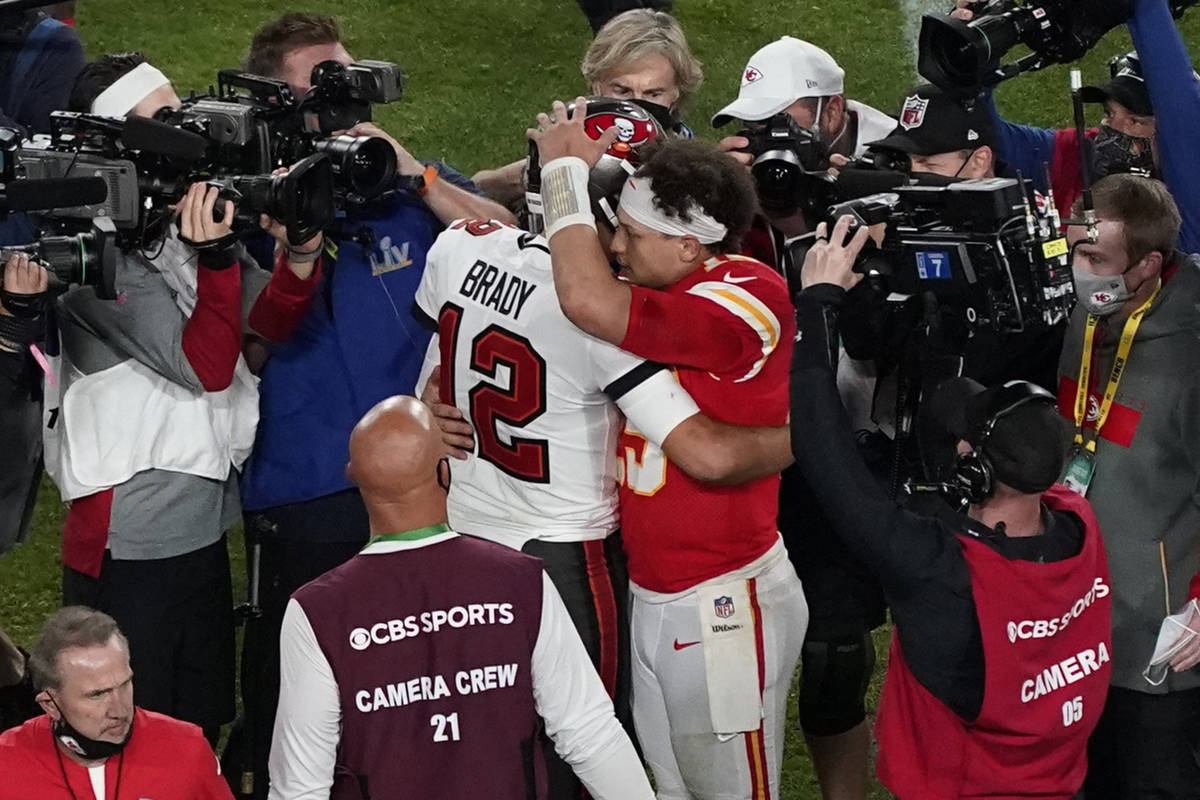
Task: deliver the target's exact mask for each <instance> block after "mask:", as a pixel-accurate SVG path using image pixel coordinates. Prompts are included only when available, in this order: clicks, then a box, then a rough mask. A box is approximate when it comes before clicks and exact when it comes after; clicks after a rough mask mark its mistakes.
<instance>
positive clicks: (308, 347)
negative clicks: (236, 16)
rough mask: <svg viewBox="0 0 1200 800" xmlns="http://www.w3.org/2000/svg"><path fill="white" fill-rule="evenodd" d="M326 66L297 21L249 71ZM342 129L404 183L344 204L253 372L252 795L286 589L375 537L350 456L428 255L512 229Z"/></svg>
mask: <svg viewBox="0 0 1200 800" xmlns="http://www.w3.org/2000/svg"><path fill="white" fill-rule="evenodd" d="M328 60H332V61H336V62H337V63H339V64H342V65H346V64H350V63H351V62H352V60H353V59H352V58H351V56H350V54H349V53H348V52H347V51H346V49H345V47H344V46H343V45H342V42H341V32H340V30H339V28H338V25H337V22H336V21H335V20H334V19H332V18H331V17H327V16H322V15H317V14H305V13H293V14H286V15H284V16H282V17H279V18H278V19H276V20H273V21H271V22H269V23H267V24H266V25H265V26H263V27H262V28H261V29H259V30H258V31H257V32H256V33H255V35H254V38H253V41H252V42H251V45H250V49H249V52H248V54H247V59H246V67H247V70H248V71H250V72H254V73H256V74H261V75H265V76H268V77H271V78H276V79H280V80H285V81H287V83H288V84H289V85H290V87H291V89H292V91H293V93H294V94H295V95H296V96H297V97H301V98H302V97H304V96H305V95H306V94H308V92H309V90H310V88H311V76H312V74H313V68H314V67H315V66H317V65H319V64H321V63H322V62H325V61H328ZM350 133H351V134H353V135H364V134H369V135H374V136H382V137H384V138H386V139H387V140H388V141H390V142H391V144H392V146H393V148H394V149H395V151H396V155H397V158H398V163H399V171H400V172H401V173H402V175H403V176H404V177H402V178H401V180H402V181H404V182H405V183H404V184H401V185H400V186H398V187H397V189H399V191H396V192H394V193H393V194H392V195H391V196H387V197H384V198H382V199H380V200H377V201H373V202H370V203H368V204H362V205H351V206H349V207H348V208H347V209H346V215H345V218H344V220H342V224H341V227H340V230H339V231H338V232H337V233H336V234H331V242H330V245H331V255H330V256H329V257H327V259H326V261H325V262H324V270H325V275H324V277H323V278H322V280H321V281H320V285H319V287H318V289H317V298H318V300H317V302H315V303H314V304H313V306H312V309H311V311H310V312H309V313H308V314H307V315H306V316H305V317H304V318H303V321H302V323H301V326H300V329H299V330H298V331H297V333H296V335H295V336H293V337H292V338H291V339H289V340H288V341H287V342H285V343H282V344H280V345H277V346H275V347H274V348H273V349H272V350H271V351H270V355H269V357H268V358H267V360H266V362H265V363H264V364H263V366H262V370H261V377H262V385H261V403H260V415H261V416H260V420H259V426H258V434H257V438H256V440H255V443H254V449H253V452H252V454H251V457H250V460H249V461H248V463H247V465H246V468H245V471H244V473H243V478H242V502H243V505H244V507H245V509H246V531H247V544H248V546H249V545H251V544H257V545H258V546H259V552H260V554H261V561H260V569H259V573H258V582H259V584H260V585H261V587H262V588H263V593H262V596H261V598H260V602H261V610H262V616H261V618H259V619H258V620H257V621H256V623H255V624H254V625H252V626H250V628H249V630H248V631H247V636H246V643H247V644H246V647H245V649H244V652H243V666H242V696H243V701H244V706H245V708H246V709H247V713H246V732H245V733H244V734H243V735H246V736H249V737H250V738H251V741H250V743H249V746H250V747H251V749H252V755H251V756H250V759H249V760H250V761H251V762H252V763H249V764H243V765H242V766H243V768H245V769H251V768H253V770H254V773H255V796H256V797H259V798H262V797H265V796H266V789H267V757H268V754H269V749H270V737H271V728H272V724H273V720H274V715H275V705H276V701H277V698H278V694H279V649H278V648H279V629H280V625H281V624H282V621H283V612H284V609H285V607H286V605H287V601H288V597H289V596H290V595H291V593H292V592H294V591H295V590H296V589H298V588H299V587H300V586H302V585H303V584H304V583H306V582H308V581H310V580H312V579H313V578H316V577H317V576H318V575H321V574H322V573H324V572H327V571H328V570H330V569H332V568H333V567H336V566H338V565H339V564H341V563H343V562H345V561H346V560H347V559H349V558H350V557H351V556H353V555H355V554H356V553H357V552H358V550H359V549H361V548H362V546H363V544H364V543H365V542H366V540H367V538H368V536H369V529H368V525H367V515H366V509H365V508H364V506H363V503H362V498H361V497H360V496H359V493H358V490H357V489H356V488H355V487H354V485H353V484H352V483H351V482H350V481H349V479H348V478H347V477H346V474H345V464H346V457H347V451H346V447H347V442H348V441H349V436H350V431H351V430H352V429H353V428H354V425H355V423H357V421H358V419H359V418H360V417H361V416H362V414H363V413H365V411H366V410H367V409H368V408H370V407H371V406H372V405H374V404H375V403H377V402H378V401H380V400H382V399H383V398H385V397H390V396H392V395H396V394H411V393H412V392H413V390H414V387H415V384H416V379H417V376H418V374H419V372H420V369H421V365H422V363H423V361H424V354H425V348H426V345H427V344H428V342H429V332H428V331H427V330H426V329H425V328H424V327H423V326H422V325H421V324H420V323H418V322H417V321H416V320H415V319H414V318H413V316H412V314H411V308H412V306H413V301H414V297H415V293H416V290H417V286H418V285H419V284H420V282H421V275H422V273H423V271H424V268H425V254H426V252H427V251H428V249H429V248H430V247H431V246H432V244H433V240H434V238H435V237H436V236H437V234H438V233H439V232H440V231H441V229H442V228H443V227H444V226H445V225H446V224H447V223H449V222H451V221H453V220H455V219H460V218H464V217H467V218H481V219H489V218H491V219H498V220H500V221H502V222H514V221H515V218H514V217H513V216H512V215H511V214H509V213H508V212H507V211H505V210H504V209H503V208H501V207H500V206H498V205H497V204H496V203H494V202H492V201H490V200H488V199H487V198H484V197H481V196H479V195H477V194H474V193H473V192H474V186H473V184H471V182H470V181H468V180H467V179H466V178H465V177H463V176H462V175H460V174H459V173H457V172H455V171H454V170H453V169H451V168H450V167H448V166H446V165H444V164H439V163H430V162H421V161H418V160H416V159H415V158H414V157H413V156H412V155H410V154H409V153H408V151H407V150H406V149H405V148H404V147H403V146H402V145H401V144H400V143H399V142H397V141H396V140H395V139H394V138H392V137H391V136H389V135H388V134H387V133H385V132H383V131H382V130H380V129H379V128H378V127H377V126H375V125H373V124H371V123H360V124H358V125H356V126H354V127H353V128H352V129H351V131H350ZM406 186H407V187H410V188H405V187H406ZM235 771H237V770H236V768H231V769H229V772H231V773H232V772H235Z"/></svg>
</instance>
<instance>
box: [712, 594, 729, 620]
mask: <svg viewBox="0 0 1200 800" xmlns="http://www.w3.org/2000/svg"><path fill="white" fill-rule="evenodd" d="M713 611H715V612H716V614H717V616H718V617H732V616H733V598H732V597H729V596H725V597H718V598H717V599H716V600H713Z"/></svg>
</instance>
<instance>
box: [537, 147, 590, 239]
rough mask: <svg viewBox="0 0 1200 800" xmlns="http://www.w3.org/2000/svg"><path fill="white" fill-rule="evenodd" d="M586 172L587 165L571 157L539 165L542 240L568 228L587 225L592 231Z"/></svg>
mask: <svg viewBox="0 0 1200 800" xmlns="http://www.w3.org/2000/svg"><path fill="white" fill-rule="evenodd" d="M589 172H590V170H589V169H588V165H587V163H586V162H585V161H584V160H583V159H582V158H576V157H575V156H563V157H561V158H556V159H554V160H553V161H550V162H549V163H546V164H543V165H542V211H543V214H544V215H545V220H546V239H549V238H550V237H551V236H553V235H554V234H556V233H558V232H559V231H560V230H562V229H563V228H565V227H567V226H568V225H590V226H591V228H592V230H595V229H596V218H595V217H594V216H593V215H592V201H591V198H590V197H589V196H588V173H589Z"/></svg>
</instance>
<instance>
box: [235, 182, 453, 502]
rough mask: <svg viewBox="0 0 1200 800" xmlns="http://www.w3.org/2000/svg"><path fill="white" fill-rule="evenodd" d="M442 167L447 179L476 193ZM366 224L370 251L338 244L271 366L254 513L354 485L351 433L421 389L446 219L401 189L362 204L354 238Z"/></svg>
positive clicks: (245, 487)
mask: <svg viewBox="0 0 1200 800" xmlns="http://www.w3.org/2000/svg"><path fill="white" fill-rule="evenodd" d="M438 166H439V171H440V172H441V175H442V178H441V179H443V180H450V181H452V182H453V183H455V184H456V185H461V186H465V187H466V188H469V189H471V190H472V191H474V185H473V184H471V183H470V181H469V180H467V179H466V178H464V177H462V176H461V175H459V174H458V173H457V172H454V171H453V170H451V169H449V168H448V167H445V166H444V165H438ZM364 227H365V228H369V229H370V231H371V232H372V233H373V235H374V244H373V245H372V246H371V248H370V250H369V251H368V249H367V247H365V246H364V245H363V244H360V243H358V242H355V241H352V240H350V239H349V238H343V239H342V240H341V241H338V242H337V243H336V244H337V252H336V256H335V257H334V258H332V259H330V258H328V257H327V258H325V259H324V261H323V267H322V269H323V275H322V278H321V286H320V288H319V289H318V291H317V294H316V297H315V298H314V300H313V306H312V308H311V309H310V310H309V312H308V314H307V315H305V317H304V320H303V322H302V323H301V324H300V327H299V328H298V329H297V330H296V332H295V333H294V334H292V336H291V337H290V338H289V339H288V340H287V341H286V342H283V343H281V344H277V345H274V346H273V347H272V350H271V355H270V358H268V359H267V362H266V365H265V366H264V367H263V371H262V375H261V378H262V383H261V384H260V386H259V390H260V393H261V398H260V400H259V410H260V419H259V423H258V436H257V439H256V440H255V444H254V451H253V453H252V454H251V456H250V460H249V461H247V462H246V466H245V468H244V470H243V472H242V505H243V507H244V508H245V509H246V510H248V511H258V510H261V509H265V508H271V507H274V506H279V505H285V504H290V503H298V502H302V501H305V500H313V499H316V498H318V497H324V496H326V495H330V494H333V493H335V492H339V491H342V490H344V489H348V488H350V487H351V483H350V481H349V480H347V478H346V475H345V469H346V461H347V458H348V456H349V442H350V431H351V430H352V429H353V428H354V426H355V424H356V423H357V422H358V420H359V419H360V418H361V417H362V415H363V414H365V413H366V412H367V411H368V410H369V409H370V408H371V407H372V406H373V405H375V404H376V403H378V402H379V401H380V400H382V399H383V398H385V397H389V396H391V395H395V394H412V392H413V388H414V386H415V384H416V380H417V376H418V373H419V372H420V370H421V364H422V362H423V361H424V358H425V349H426V346H427V345H428V344H429V338H430V333H429V331H428V330H426V329H425V328H424V327H422V325H421V324H420V323H418V322H417V321H416V319H415V318H414V317H413V316H412V305H413V298H414V296H415V294H416V291H417V286H418V285H419V284H420V282H421V274H422V273H423V272H424V270H425V254H426V252H427V251H428V250H429V248H430V246H432V244H433V240H434V239H435V238H436V237H437V235H438V233H439V232H440V231H441V229H442V227H443V226H442V224H441V223H440V222H439V221H438V219H437V217H435V216H434V215H433V213H432V212H430V211H429V210H428V209H427V208H426V207H425V204H424V203H423V202H421V200H420V199H419V198H416V197H413V196H411V195H409V194H407V193H401V194H399V195H397V196H396V197H394V198H391V199H389V200H387V201H385V202H382V203H378V204H376V205H374V206H372V207H369V208H367V209H364V210H361V211H356V212H355V214H354V216H353V218H351V219H349V220H347V222H346V225H345V236H346V237H350V236H352V235H354V234H355V233H357V232H358V231H360V229H362V228H364ZM385 239H386V240H387V241H385ZM385 248H386V250H385Z"/></svg>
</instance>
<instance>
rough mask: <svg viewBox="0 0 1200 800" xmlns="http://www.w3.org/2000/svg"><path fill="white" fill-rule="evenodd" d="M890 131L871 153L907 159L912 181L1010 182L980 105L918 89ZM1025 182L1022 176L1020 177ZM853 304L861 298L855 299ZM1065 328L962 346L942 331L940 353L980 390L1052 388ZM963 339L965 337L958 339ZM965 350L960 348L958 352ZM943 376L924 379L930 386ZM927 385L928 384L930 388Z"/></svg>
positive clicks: (978, 338)
mask: <svg viewBox="0 0 1200 800" xmlns="http://www.w3.org/2000/svg"><path fill="white" fill-rule="evenodd" d="M897 118H898V119H899V121H900V124H899V126H898V127H897V128H896V130H895V131H894V132H893V133H892V134H891V135H890V136H888V137H887V138H885V139H881V140H879V141H876V142H871V143H870V145H871V147H875V148H879V149H883V150H891V151H894V152H898V153H903V154H905V155H907V157H908V158H909V160H910V161H911V163H912V173H913V175H914V176H920V175H921V174H926V175H933V176H941V177H942V178H946V179H954V180H958V179H967V178H992V177H997V176H1000V177H1015V175H1013V174H1011V171H1010V170H1009V168H1008V167H1007V165H1005V164H1004V163H1002V162H1000V161H999V160H998V159H997V157H996V151H995V145H996V132H995V128H994V127H993V124H992V119H991V116H990V114H989V113H988V111H987V109H986V108H985V107H984V105H983V104H982V103H979V102H975V103H971V102H969V101H968V102H964V101H963V100H962V99H960V98H958V97H956V96H954V95H952V94H949V93H947V92H945V91H943V90H941V89H939V88H937V87H936V86H931V85H928V84H925V85H922V86H918V87H916V88H915V89H913V91H912V92H911V93H910V94H909V95H908V96H907V97H905V99H904V103H903V104H902V105H901V108H900V113H899V114H898V115H897ZM1024 177H1027V176H1024ZM854 297H855V300H858V299H859V298H862V297H863V295H862V294H860V293H856V294H855V295H854ZM1064 329H1065V325H1061V324H1060V325H1055V326H1052V327H1049V328H1046V329H1044V330H1039V331H1035V332H1022V333H1010V334H1003V335H1002V334H997V333H993V332H992V331H990V330H977V331H975V332H974V333H973V334H972V335H971V336H970V338H966V339H965V342H958V341H955V339H956V338H957V336H958V334H957V333H956V332H952V331H950V330H948V331H947V336H946V339H947V340H946V341H945V342H943V343H941V345H940V347H941V349H943V350H944V351H945V352H946V353H947V357H948V358H947V360H949V361H951V362H954V361H958V362H960V363H961V369H960V371H959V373H958V374H963V375H966V376H967V377H970V378H973V379H975V380H977V381H979V382H980V383H983V384H985V385H992V384H997V383H1003V382H1005V381H1009V380H1028V381H1033V382H1034V383H1036V384H1038V385H1039V386H1051V385H1053V384H1054V380H1055V376H1056V374H1057V364H1058V355H1059V353H1060V352H1061V350H1062V337H1063V331H1064ZM964 338H965V335H964ZM964 345H965V346H964ZM940 377H949V375H943V376H926V378H927V379H931V381H932V382H934V383H936V381H937V380H938V379H939V378H940ZM931 381H930V380H927V383H928V382H931Z"/></svg>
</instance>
